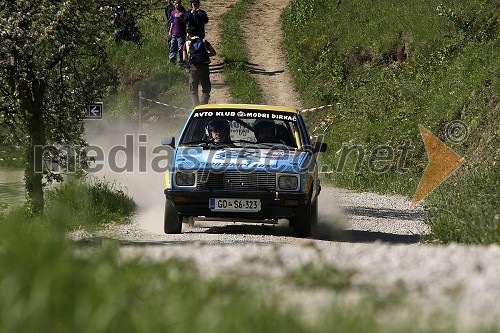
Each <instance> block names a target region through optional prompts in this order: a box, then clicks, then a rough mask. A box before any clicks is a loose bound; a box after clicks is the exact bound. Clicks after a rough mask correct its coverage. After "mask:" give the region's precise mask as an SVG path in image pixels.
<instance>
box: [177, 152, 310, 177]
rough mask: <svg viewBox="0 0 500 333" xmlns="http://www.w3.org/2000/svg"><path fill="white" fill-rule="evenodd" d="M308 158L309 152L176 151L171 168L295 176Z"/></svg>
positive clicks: (305, 164)
mask: <svg viewBox="0 0 500 333" xmlns="http://www.w3.org/2000/svg"><path fill="white" fill-rule="evenodd" d="M310 156H311V153H310V152H307V151H297V150H281V149H250V148H225V149H203V148H201V147H179V148H177V151H176V154H175V157H174V164H173V165H174V168H175V169H184V170H198V169H205V170H207V169H208V170H217V171H224V170H239V171H271V172H299V171H301V170H303V169H304V168H305V167H306V166H307V161H308V160H309V159H310Z"/></svg>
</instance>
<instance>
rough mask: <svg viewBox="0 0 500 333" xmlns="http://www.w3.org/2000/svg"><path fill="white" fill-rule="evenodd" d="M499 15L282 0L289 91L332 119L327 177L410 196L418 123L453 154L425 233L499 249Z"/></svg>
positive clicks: (419, 159)
mask: <svg viewBox="0 0 500 333" xmlns="http://www.w3.org/2000/svg"><path fill="white" fill-rule="evenodd" d="M499 13H500V4H499V3H498V1H488V0H474V1H467V2H456V1H425V2H412V1H395V0H382V1H378V2H377V3H376V5H374V3H373V2H371V1H364V0H354V1H334V2H331V1H324V0H306V1H296V0H292V1H291V2H290V5H289V6H288V8H287V9H286V10H285V12H284V14H283V16H282V27H283V30H284V31H285V47H286V51H287V55H288V61H289V66H290V68H291V70H292V73H293V77H294V81H295V84H296V86H297V90H298V91H299V92H300V94H301V98H302V99H303V101H305V102H306V104H307V105H308V106H318V105H324V104H333V107H332V108H330V109H324V110H320V111H317V112H315V113H310V114H308V115H307V118H308V121H309V123H310V124H311V125H314V124H318V123H320V122H321V121H322V120H323V119H325V118H326V117H328V116H334V117H335V120H334V122H333V124H332V126H331V127H329V129H328V130H327V131H326V132H325V133H324V135H325V136H324V138H325V140H326V142H328V144H329V147H330V148H329V153H327V154H325V155H324V159H323V160H324V162H325V164H326V168H327V170H329V171H330V172H331V173H330V174H329V175H328V176H327V177H328V179H330V180H331V181H332V182H333V183H334V184H335V185H336V186H340V187H348V188H352V189H357V190H363V191H377V192H382V193H399V194H403V195H407V196H410V197H412V196H413V194H414V193H415V190H416V189H417V186H418V183H419V181H420V178H421V177H422V175H423V172H424V170H425V168H426V165H427V162H428V160H427V156H426V152H425V147H424V143H423V140H422V138H421V136H420V132H419V125H422V126H423V127H425V128H426V129H428V130H430V131H431V132H432V133H434V134H435V135H437V137H438V138H439V139H440V140H442V141H443V142H444V143H445V144H446V145H447V146H448V147H450V148H451V149H453V150H454V151H455V152H457V153H458V154H459V155H460V156H462V157H464V158H465V163H464V165H462V166H461V167H460V168H459V169H458V170H457V172H455V173H454V174H453V175H452V176H451V177H450V178H449V179H448V180H447V181H446V182H445V183H444V184H442V185H441V186H439V187H438V188H437V189H436V190H435V191H434V192H432V193H431V194H430V195H429V196H428V198H427V199H426V201H425V204H426V205H427V206H428V207H430V208H431V210H432V216H431V218H430V221H429V223H430V225H431V227H432V233H433V236H432V238H433V239H435V240H438V241H442V242H453V241H456V242H464V243H481V244H489V243H500V220H499V212H498V206H499V205H498V193H499V192H498V188H500V184H499V174H500V169H499V163H498V161H499V155H498V147H500V140H499V136H498V134H499V133H498V131H499V128H500V126H499V125H500V122H499V119H500V118H499V116H498V115H499V114H500V113H499V111H500V110H499V109H500V107H499V92H500V86H499V84H500V79H499V78H500V75H499V74H500V56H499V55H500V38H499ZM457 120H458V121H460V123H458V124H459V125H456V124H457V122H456V121H457ZM460 126H461V127H460Z"/></svg>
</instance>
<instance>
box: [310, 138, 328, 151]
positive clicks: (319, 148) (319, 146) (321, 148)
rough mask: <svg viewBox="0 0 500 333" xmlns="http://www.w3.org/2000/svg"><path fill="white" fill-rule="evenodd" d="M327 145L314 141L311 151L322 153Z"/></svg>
mask: <svg viewBox="0 0 500 333" xmlns="http://www.w3.org/2000/svg"><path fill="white" fill-rule="evenodd" d="M327 147H328V146H327V144H326V143H325V142H321V141H315V142H313V151H314V152H315V153H323V152H325V151H326V148H327Z"/></svg>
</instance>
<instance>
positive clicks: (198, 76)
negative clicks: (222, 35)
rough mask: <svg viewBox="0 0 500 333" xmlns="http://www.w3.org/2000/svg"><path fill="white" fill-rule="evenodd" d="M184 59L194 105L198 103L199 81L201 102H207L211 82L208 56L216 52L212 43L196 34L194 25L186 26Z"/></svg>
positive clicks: (183, 49)
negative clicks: (187, 69)
mask: <svg viewBox="0 0 500 333" xmlns="http://www.w3.org/2000/svg"><path fill="white" fill-rule="evenodd" d="M182 51H183V56H184V61H185V62H186V64H187V65H188V68H189V92H190V93H191V98H192V100H193V104H194V106H196V105H199V104H200V98H199V96H198V85H199V84H200V83H201V104H208V100H209V99H210V91H212V84H211V82H210V69H209V67H208V64H209V63H210V57H213V56H214V55H215V54H216V52H215V50H214V48H213V47H212V45H211V44H210V43H209V42H208V41H207V40H205V39H203V38H201V37H200V36H198V35H197V34H196V27H194V26H190V27H189V28H188V40H187V41H186V44H184V46H183V48H182Z"/></svg>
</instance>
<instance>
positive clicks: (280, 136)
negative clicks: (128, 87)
mask: <svg viewBox="0 0 500 333" xmlns="http://www.w3.org/2000/svg"><path fill="white" fill-rule="evenodd" d="M162 144H164V145H169V146H171V147H172V148H174V154H173V156H172V160H171V163H170V164H169V165H170V166H169V170H168V171H167V172H166V174H165V181H166V189H165V196H166V203H165V218H164V230H165V233H167V234H175V233H180V232H181V230H182V222H183V218H184V217H218V218H221V220H227V219H229V220H231V221H238V220H239V219H244V220H245V221H248V220H252V221H256V222H264V223H266V222H267V223H276V221H277V220H278V219H288V220H289V222H290V226H291V227H292V228H293V233H294V235H296V236H299V237H308V236H310V234H311V225H313V224H315V223H317V217H318V195H319V193H320V190H321V186H320V183H319V179H318V167H317V153H318V152H324V151H325V150H326V144H325V143H322V142H311V140H310V137H309V134H308V133H307V129H306V126H305V124H304V120H303V118H302V116H301V114H300V112H299V111H297V110H295V109H292V108H287V107H277V106H267V105H246V104H211V105H210V104H207V105H200V106H197V107H196V108H195V109H194V110H193V111H192V113H191V115H190V116H189V119H188V120H187V122H186V124H185V126H184V129H183V131H182V133H181V135H180V138H179V140H178V143H176V140H175V138H174V137H165V138H163V139H162Z"/></svg>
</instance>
